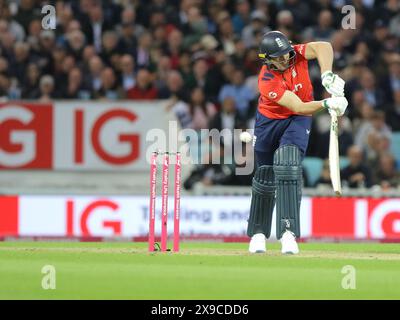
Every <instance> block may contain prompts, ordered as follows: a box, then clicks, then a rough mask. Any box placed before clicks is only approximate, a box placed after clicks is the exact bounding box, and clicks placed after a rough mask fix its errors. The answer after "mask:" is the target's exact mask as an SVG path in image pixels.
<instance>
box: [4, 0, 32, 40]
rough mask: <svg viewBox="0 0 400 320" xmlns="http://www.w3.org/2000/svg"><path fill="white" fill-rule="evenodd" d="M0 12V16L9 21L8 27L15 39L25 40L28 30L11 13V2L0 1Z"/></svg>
mask: <svg viewBox="0 0 400 320" xmlns="http://www.w3.org/2000/svg"><path fill="white" fill-rule="evenodd" d="M0 12H1V15H0V17H1V18H2V19H4V21H6V22H7V29H8V30H9V31H10V32H11V34H13V35H14V37H15V40H16V41H24V39H25V35H26V32H25V30H24V28H23V27H22V25H21V24H19V23H18V21H16V20H15V18H14V17H13V16H12V15H11V11H10V7H9V4H8V3H7V2H6V1H2V3H0ZM0 32H1V31H0Z"/></svg>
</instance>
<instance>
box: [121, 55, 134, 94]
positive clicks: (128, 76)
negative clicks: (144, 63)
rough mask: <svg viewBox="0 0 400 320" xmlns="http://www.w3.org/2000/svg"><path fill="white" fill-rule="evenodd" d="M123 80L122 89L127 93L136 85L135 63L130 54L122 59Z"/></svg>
mask: <svg viewBox="0 0 400 320" xmlns="http://www.w3.org/2000/svg"><path fill="white" fill-rule="evenodd" d="M120 77H121V79H120V82H121V84H122V88H123V89H124V90H125V91H128V90H129V89H131V88H133V87H134V86H135V84H136V72H135V61H134V60H133V57H132V56H131V55H129V54H124V55H123V56H122V57H121V76H120Z"/></svg>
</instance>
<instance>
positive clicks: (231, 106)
mask: <svg viewBox="0 0 400 320" xmlns="http://www.w3.org/2000/svg"><path fill="white" fill-rule="evenodd" d="M209 127H210V129H217V130H218V131H221V130H223V129H229V130H233V129H240V128H246V125H245V120H244V119H243V118H242V117H241V116H240V114H239V113H238V112H237V110H236V102H235V99H234V98H233V97H230V96H226V97H225V98H224V99H223V100H222V104H221V111H220V112H218V113H217V114H216V115H215V116H214V117H213V118H212V119H211V120H210V125H209Z"/></svg>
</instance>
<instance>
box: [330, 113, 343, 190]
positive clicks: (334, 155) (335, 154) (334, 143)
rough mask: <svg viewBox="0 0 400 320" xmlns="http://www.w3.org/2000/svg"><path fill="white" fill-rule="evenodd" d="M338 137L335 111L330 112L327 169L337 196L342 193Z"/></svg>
mask: <svg viewBox="0 0 400 320" xmlns="http://www.w3.org/2000/svg"><path fill="white" fill-rule="evenodd" d="M338 140H339V138H338V117H337V115H336V113H334V112H332V114H331V129H330V135H329V171H330V175H331V182H332V187H333V191H335V193H336V195H337V196H341V195H342V186H341V181H340V167H339V141H338Z"/></svg>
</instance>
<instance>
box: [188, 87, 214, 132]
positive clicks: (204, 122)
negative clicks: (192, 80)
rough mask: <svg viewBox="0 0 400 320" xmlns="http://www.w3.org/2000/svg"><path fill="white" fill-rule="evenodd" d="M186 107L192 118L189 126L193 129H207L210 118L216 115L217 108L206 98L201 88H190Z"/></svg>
mask: <svg viewBox="0 0 400 320" xmlns="http://www.w3.org/2000/svg"><path fill="white" fill-rule="evenodd" d="M188 107H189V113H190V116H191V119H192V123H191V125H190V127H191V128H192V129H195V130H200V129H208V126H209V123H210V120H211V119H212V118H213V117H214V116H215V115H216V113H217V109H216V108H215V105H214V104H212V103H210V102H208V101H207V100H206V98H205V95H204V91H203V89H202V88H200V87H195V88H193V89H192V91H191V92H190V100H189V103H188Z"/></svg>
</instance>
